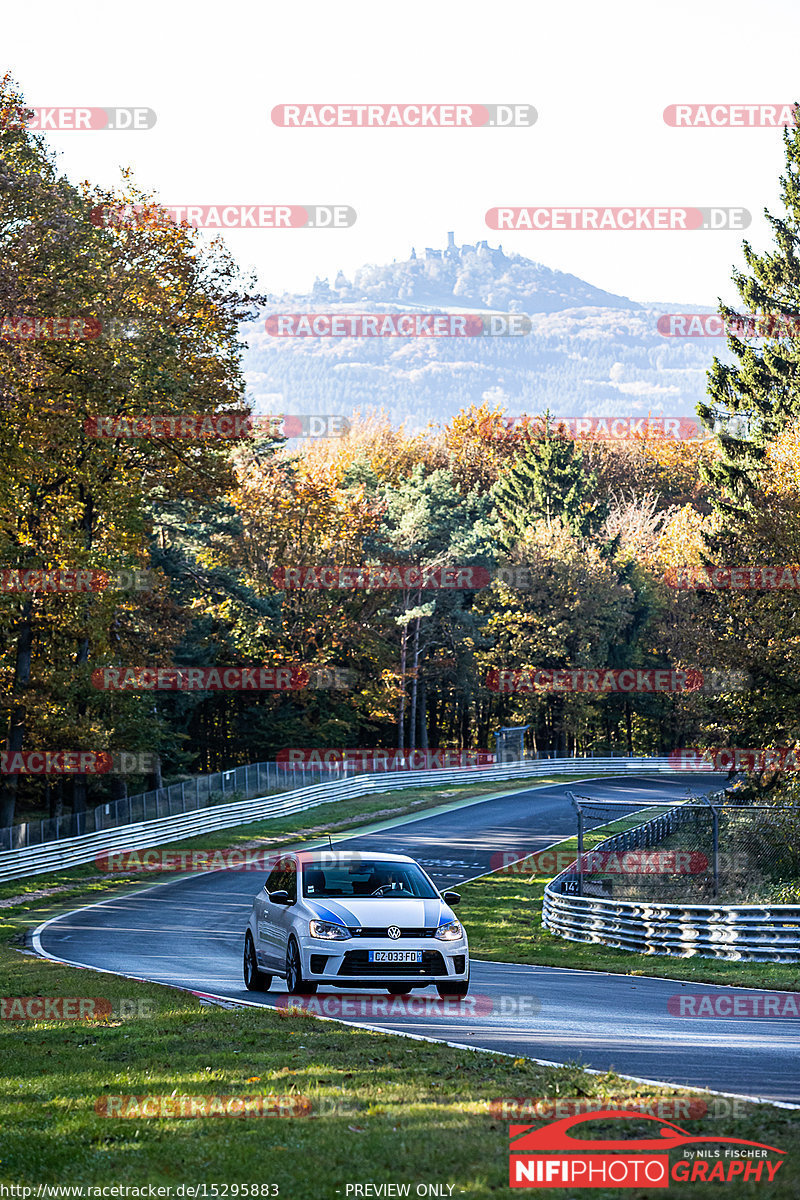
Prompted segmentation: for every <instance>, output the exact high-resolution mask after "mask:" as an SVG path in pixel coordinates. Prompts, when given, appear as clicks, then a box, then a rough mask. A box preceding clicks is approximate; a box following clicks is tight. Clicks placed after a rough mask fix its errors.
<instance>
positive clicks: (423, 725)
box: [419, 679, 428, 750]
mask: <svg viewBox="0 0 800 1200" xmlns="http://www.w3.org/2000/svg"><path fill="white" fill-rule="evenodd" d="M419 748H420V750H427V749H428V685H427V683H426V682H425V680H424V679H421V680H420V691H419Z"/></svg>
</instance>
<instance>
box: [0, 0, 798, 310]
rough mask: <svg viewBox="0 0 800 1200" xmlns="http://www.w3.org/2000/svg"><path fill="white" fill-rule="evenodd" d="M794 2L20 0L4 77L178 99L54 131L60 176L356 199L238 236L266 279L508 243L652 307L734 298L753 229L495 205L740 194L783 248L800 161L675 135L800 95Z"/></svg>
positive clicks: (727, 134)
mask: <svg viewBox="0 0 800 1200" xmlns="http://www.w3.org/2000/svg"><path fill="white" fill-rule="evenodd" d="M799 35H800V6H798V5H797V4H796V3H795V2H794V0H761V3H760V4H759V5H758V6H757V7H756V6H754V5H753V4H752V3H744V2H743V0H724V3H713V4H712V3H709V0H694V2H693V3H692V2H687V0H672V2H671V3H669V4H644V3H642V0H616V2H615V0H612V2H611V3H607V4H597V3H595V2H592V0H572V2H571V3H565V4H561V5H558V4H543V3H541V0H505V2H503V3H500V4H498V5H496V6H491V5H487V4H484V3H480V4H479V3H476V2H475V0H459V3H457V4H454V3H448V2H444V0H437V2H436V3H434V4H431V3H430V0H426V2H425V3H420V2H419V0H404V2H403V3H402V4H392V5H387V4H385V3H383V4H382V3H379V2H376V0H366V2H364V0H357V2H353V0H345V2H343V3H342V2H340V3H336V4H332V3H321V2H320V0H305V3H302V4H297V5H292V4H287V5H276V4H269V3H264V2H263V0H255V2H252V0H246V2H242V0H239V2H238V3H237V2H236V0H234V2H233V3H229V4H227V5H225V4H223V5H219V6H217V5H214V6H213V7H210V6H209V7H207V8H203V7H202V5H200V4H196V3H191V4H189V3H186V2H185V0H178V2H177V3H176V2H174V0H166V2H164V0H159V2H158V3H156V2H155V0H136V3H135V4H133V5H111V6H104V7H102V8H99V9H98V8H96V9H95V10H92V11H91V12H90V11H89V10H84V9H82V8H80V7H75V6H74V5H65V4H64V3H63V0H58V2H56V0H37V3H36V4H35V6H34V7H33V8H31V7H26V6H24V5H11V4H8V3H6V4H5V5H4V6H3V14H2V40H1V41H0V70H1V69H5V68H8V69H10V70H11V71H12V73H13V75H14V76H15V78H16V79H17V81H18V82H19V83H20V85H21V87H22V89H23V91H24V93H25V96H26V99H27V102H28V103H29V104H30V105H32V106H39V105H81V104H83V105H90V106H111V105H113V106H126V105H142V106H149V107H150V108H153V109H155V110H156V112H157V114H158V122H157V124H156V126H155V128H154V129H153V130H150V131H146V132H145V131H142V132H129V133H123V132H103V131H98V132H81V133H54V134H50V135H49V140H50V144H51V145H52V146H53V147H55V148H56V149H57V150H58V151H59V152H60V158H59V163H60V166H61V168H62V170H63V171H64V172H65V173H66V174H67V175H69V176H70V177H71V178H72V179H73V180H75V181H77V180H79V179H83V178H89V179H91V180H93V181H95V182H97V183H100V184H103V185H106V186H111V185H116V184H118V182H119V168H120V167H121V166H124V165H130V166H132V167H133V168H134V170H135V173H136V178H137V182H138V183H139V184H140V185H141V186H142V187H145V188H153V189H154V190H156V192H157V193H158V195H159V197H160V199H161V200H162V201H163V202H164V203H167V204H183V203H195V204H204V203H205V204H212V203H218V204H273V203H274V204H304V203H338V204H350V205H352V206H353V207H354V208H355V209H356V211H357V213H358V220H357V222H356V224H355V226H354V227H353V228H351V229H345V230H327V231H325V230H285V231H284V230H246V231H244V230H243V231H240V232H231V233H229V234H227V235H226V240H227V241H228V244H229V245H230V247H231V248H232V250H233V251H234V253H235V254H236V256H237V258H238V260H239V261H240V263H242V265H243V266H254V267H256V269H257V271H258V276H259V283H260V286H261V288H262V289H263V290H264V291H270V292H278V291H283V290H297V291H301V290H305V289H307V288H308V287H309V286H310V284H311V283H312V282H313V279H314V277H315V275H322V276H325V275H328V276H332V275H334V274H335V273H336V272H337V271H338V270H339V268H342V269H343V270H344V272H345V274H346V275H348V276H351V275H352V272H353V271H354V270H355V269H356V268H357V267H359V266H361V265H362V264H364V263H367V262H377V263H382V262H386V261H391V259H392V258H406V257H407V256H408V254H409V252H410V248H411V246H412V245H415V246H416V247H417V251H418V252H419V251H420V250H421V249H422V248H423V247H425V246H443V245H444V244H445V241H446V234H447V230H450V229H452V230H454V231H455V234H456V240H457V241H458V242H459V243H461V242H474V241H477V240H479V239H481V238H488V240H489V242H490V244H491V245H497V244H498V242H500V241H502V244H503V246H504V248H505V249H506V250H516V251H518V252H520V253H521V254H524V255H526V256H527V257H529V258H532V259H534V260H536V261H539V262H543V263H545V264H547V265H548V266H550V267H553V268H556V269H558V270H562V271H569V272H572V273H573V274H575V275H578V276H580V277H582V278H584V279H586V280H588V281H590V282H591V283H594V284H595V285H597V286H599V287H603V288H606V289H608V290H609V291H613V292H619V293H622V294H623V295H629V296H631V297H633V298H634V299H637V300H658V301H667V300H672V301H694V302H696V303H698V304H715V303H716V298H717V296H720V295H721V296H723V297H724V298H725V299H727V300H729V301H732V300H734V299H735V293H734V292H733V290H732V286H731V284H730V269H731V266H732V264H734V263H736V264H737V265H741V255H740V250H739V247H740V243H741V238H742V235H741V233H735V232H687V233H682V232H672V233H671V232H630V233H624V232H620V233H611V232H605V231H604V232H567V231H563V232H515V233H503V234H499V233H496V232H494V231H491V230H489V229H487V227H486V225H485V223H484V216H485V213H486V210H487V209H488V208H491V207H494V206H496V205H537V206H538V205H559V204H564V205H573V206H574V205H581V206H583V205H653V204H656V205H693V206H704V205H734V206H743V207H745V208H747V209H749V210H750V212H751V213H752V215H753V218H754V220H753V225H752V226H751V227H750V230H749V231H748V233H747V235H746V236H747V237H748V238H749V239H750V240H751V241H752V242H753V244H754V245H755V246H756V247H757V248H760V249H766V247H767V246H768V245H769V236H768V230H767V227H766V224H765V222H764V220H763V217H762V212H763V209H764V207H765V206H767V207H769V208H771V209H772V210H773V211H775V210H776V208H777V195H778V174H779V172H780V170H781V165H782V162H783V153H782V146H781V140H780V132H779V131H778V130H775V129H749V128H740V129H724V130H717V129H672V128H669V127H668V126H666V125H665V124H664V121H663V118H662V112H663V109H664V108H665V107H666V105H668V104H671V103H676V102H694V103H699V102H709V103H711V102H714V103H734V102H738V103H772V102H774V103H779V102H786V103H789V102H791V101H792V100H795V99H798V98H800V78H798V71H797V46H798V43H799V42H800V37H799ZM292 102H309V103H315V102H316V103H323V102H331V103H356V102H364V103H366V102H373V103H374V102H395V103H397V102H409V103H415V102H416V103H433V102H437V103H445V102H454V103H455V102H461V103H482V104H494V103H506V102H508V103H528V104H533V105H534V106H535V107H536V109H537V110H538V114H539V119H538V122H537V123H536V125H534V126H533V127H532V128H530V129H509V130H493V129H452V130H447V129H426V130H414V129H392V130H379V129H331V130H320V131H317V130H311V129H301V130H291V129H281V128H277V127H275V126H273V125H272V123H271V121H270V111H271V109H272V108H273V106H274V105H276V104H281V103H292Z"/></svg>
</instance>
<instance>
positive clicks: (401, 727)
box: [397, 625, 408, 754]
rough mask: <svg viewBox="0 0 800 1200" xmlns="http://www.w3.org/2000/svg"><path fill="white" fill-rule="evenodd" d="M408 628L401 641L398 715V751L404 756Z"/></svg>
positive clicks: (404, 627) (404, 630)
mask: <svg viewBox="0 0 800 1200" xmlns="http://www.w3.org/2000/svg"><path fill="white" fill-rule="evenodd" d="M407 641H408V626H407V625H404V626H403V636H402V638H401V639H400V711H399V712H398V714H397V749H398V750H399V751H400V753H401V754H402V753H403V751H404V750H405V745H406V733H405V731H406V644H407Z"/></svg>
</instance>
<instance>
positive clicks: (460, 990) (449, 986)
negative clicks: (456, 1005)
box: [436, 975, 469, 997]
mask: <svg viewBox="0 0 800 1200" xmlns="http://www.w3.org/2000/svg"><path fill="white" fill-rule="evenodd" d="M436 990H437V992H438V993H439V995H440V996H442V997H445V996H466V994H467V992H468V991H469V975H468V976H467V978H466V979H459V980H456V981H454V982H453V983H437V985H436Z"/></svg>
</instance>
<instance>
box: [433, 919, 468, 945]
mask: <svg viewBox="0 0 800 1200" xmlns="http://www.w3.org/2000/svg"><path fill="white" fill-rule="evenodd" d="M461 933H462V930H461V926H460V925H459V923H458V921H446V922H445V924H444V925H440V926H439V928H438V929H437V930H436V936H437V938H438V939H439V941H440V942H457V941H458V939H459V938H460V937H461Z"/></svg>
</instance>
